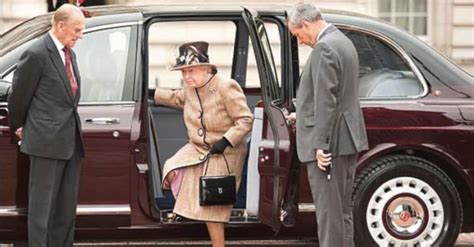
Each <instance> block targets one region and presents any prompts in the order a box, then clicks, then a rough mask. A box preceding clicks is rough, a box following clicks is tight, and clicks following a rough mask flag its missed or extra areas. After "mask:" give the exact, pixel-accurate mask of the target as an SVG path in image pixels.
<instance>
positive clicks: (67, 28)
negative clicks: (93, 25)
mask: <svg viewBox="0 0 474 247" xmlns="http://www.w3.org/2000/svg"><path fill="white" fill-rule="evenodd" d="M84 23H85V18H84V14H83V13H82V11H81V10H80V9H79V8H78V7H76V6H74V5H72V4H63V5H61V7H59V8H58V9H57V10H56V12H55V13H54V15H53V19H52V23H51V24H52V31H53V35H54V36H55V37H56V38H57V39H58V40H59V41H61V43H62V44H63V45H64V46H66V47H68V48H71V47H73V46H74V45H75V44H76V41H77V40H78V39H80V38H82V31H83V30H84V26H85V24H84Z"/></svg>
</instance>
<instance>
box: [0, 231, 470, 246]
mask: <svg viewBox="0 0 474 247" xmlns="http://www.w3.org/2000/svg"><path fill="white" fill-rule="evenodd" d="M74 246H75V247H125V246H135V247H164V246H170V247H210V246H211V244H210V242H209V241H138V240H130V241H117V242H115V241H101V242H86V241H84V242H77V243H75V244H74ZM240 246H244V247H262V246H277V247H278V246H280V247H283V246H285V247H303V246H304V247H315V246H317V244H316V242H315V240H314V239H290V240H232V241H226V247H240ZM454 246H455V247H474V232H473V233H463V234H460V235H459V237H458V240H457V241H456V244H455V245H454ZM0 247H13V245H10V244H0Z"/></svg>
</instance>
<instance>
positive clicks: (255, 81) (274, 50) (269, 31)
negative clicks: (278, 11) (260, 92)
mask: <svg viewBox="0 0 474 247" xmlns="http://www.w3.org/2000/svg"><path fill="white" fill-rule="evenodd" d="M264 26H265V30H266V36H265V40H262V42H263V44H264V45H266V47H265V48H266V49H267V52H268V53H267V55H270V56H272V58H271V60H273V62H274V65H275V68H274V69H275V71H272V72H273V73H274V76H275V78H276V80H277V82H278V83H279V85H280V80H281V55H280V54H281V42H280V33H279V29H278V25H277V24H276V23H273V22H265V23H264ZM260 32H261V30H260ZM249 39H250V38H249ZM266 39H268V42H267V40H266ZM246 87H248V88H260V80H259V77H258V69H257V61H256V60H255V54H254V52H253V46H252V42H251V41H249V56H248V65H247V83H246Z"/></svg>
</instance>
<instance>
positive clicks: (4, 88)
mask: <svg viewBox="0 0 474 247" xmlns="http://www.w3.org/2000/svg"><path fill="white" fill-rule="evenodd" d="M11 93H12V84H11V83H10V82H8V81H5V80H1V79H0V103H1V102H7V100H8V96H9V95H10V94H11Z"/></svg>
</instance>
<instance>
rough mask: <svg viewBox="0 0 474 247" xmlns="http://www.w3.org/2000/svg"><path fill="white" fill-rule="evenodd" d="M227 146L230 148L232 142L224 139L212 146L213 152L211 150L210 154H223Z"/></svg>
mask: <svg viewBox="0 0 474 247" xmlns="http://www.w3.org/2000/svg"><path fill="white" fill-rule="evenodd" d="M227 146H230V142H229V141H228V140H227V139H226V138H225V137H222V138H221V139H220V140H219V141H217V142H216V143H214V145H212V147H211V150H209V153H210V154H223V153H224V150H225V149H226V148H227Z"/></svg>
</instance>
